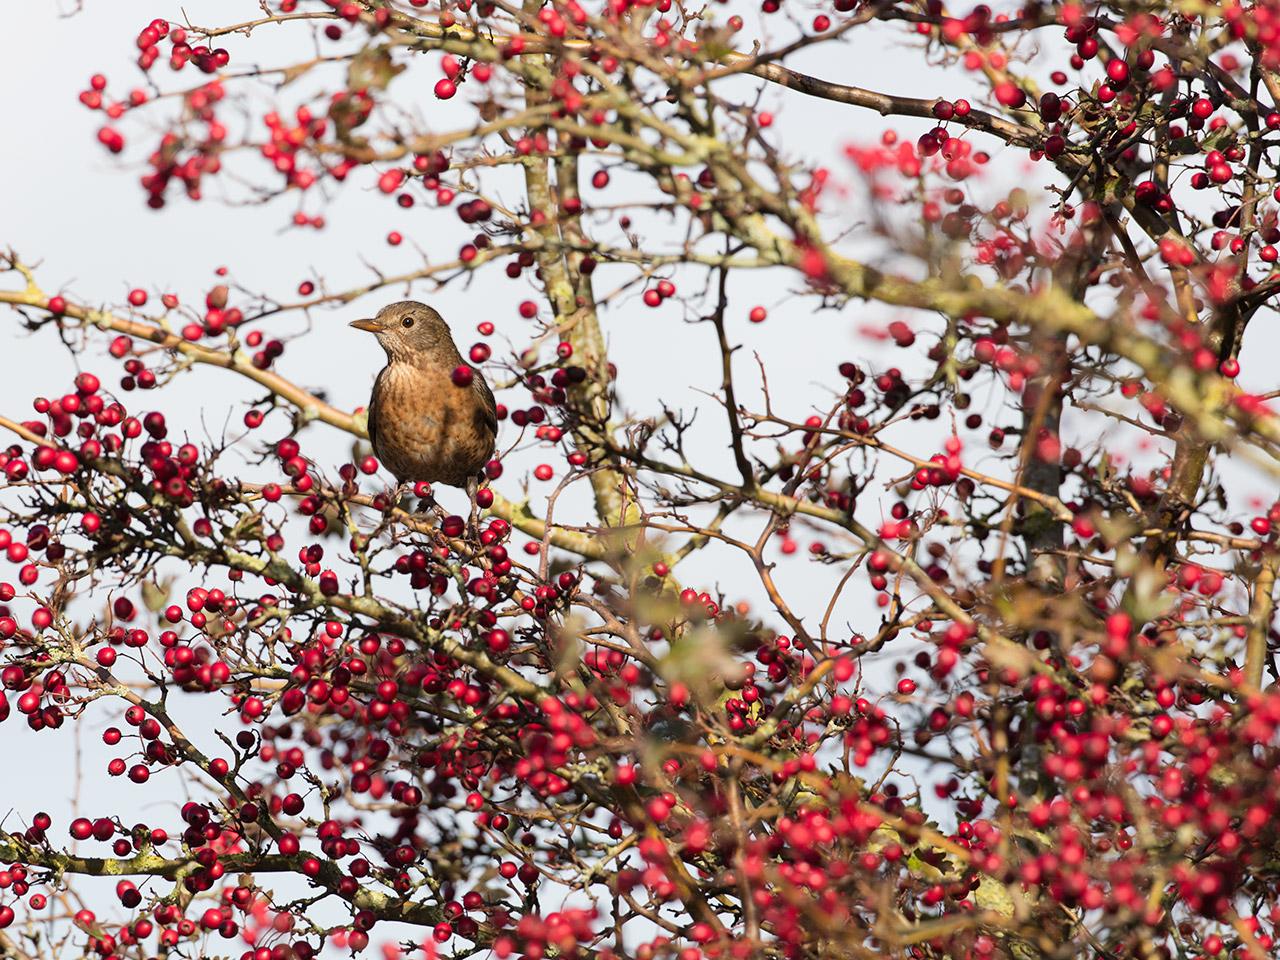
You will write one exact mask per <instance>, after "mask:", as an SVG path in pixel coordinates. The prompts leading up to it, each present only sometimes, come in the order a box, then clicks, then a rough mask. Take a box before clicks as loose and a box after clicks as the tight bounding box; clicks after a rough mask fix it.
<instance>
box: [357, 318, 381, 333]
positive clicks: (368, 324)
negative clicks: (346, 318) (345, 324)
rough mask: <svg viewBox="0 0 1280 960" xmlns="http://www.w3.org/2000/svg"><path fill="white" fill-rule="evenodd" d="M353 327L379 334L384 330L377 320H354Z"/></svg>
mask: <svg viewBox="0 0 1280 960" xmlns="http://www.w3.org/2000/svg"><path fill="white" fill-rule="evenodd" d="M351 326H353V327H355V328H356V329H357V330H367V331H369V332H370V333H378V332H379V331H380V330H382V324H380V323H379V322H378V321H377V320H367V319H366V320H352V321H351Z"/></svg>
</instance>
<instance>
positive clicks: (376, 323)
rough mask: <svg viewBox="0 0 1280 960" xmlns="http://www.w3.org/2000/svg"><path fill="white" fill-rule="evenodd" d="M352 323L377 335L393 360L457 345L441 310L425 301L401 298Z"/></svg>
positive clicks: (406, 358) (359, 328)
mask: <svg viewBox="0 0 1280 960" xmlns="http://www.w3.org/2000/svg"><path fill="white" fill-rule="evenodd" d="M351 326H353V327H355V328H356V329H357V330H367V331H368V332H369V333H372V334H373V335H374V336H376V337H377V338H378V343H380V344H381V345H382V349H383V350H385V351H387V356H388V357H390V358H391V359H392V360H408V359H411V358H412V357H414V356H416V355H420V354H423V353H427V354H430V353H432V352H434V351H437V350H439V349H440V348H441V347H447V348H451V349H456V348H455V347H454V344H453V336H452V335H451V334H450V333H449V327H448V325H447V324H446V323H445V322H444V319H443V318H442V317H441V316H440V314H438V313H436V311H435V310H433V309H432V308H431V307H428V306H427V305H426V304H425V303H418V301H416V300H401V301H400V302H399V303H389V304H387V305H386V306H385V307H383V308H382V309H381V310H379V311H378V315H377V316H376V317H373V318H372V319H369V320H353V321H352V322H351Z"/></svg>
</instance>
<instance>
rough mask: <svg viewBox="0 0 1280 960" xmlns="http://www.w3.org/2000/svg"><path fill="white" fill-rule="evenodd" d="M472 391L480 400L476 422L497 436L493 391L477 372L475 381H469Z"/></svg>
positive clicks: (496, 409) (496, 416) (496, 406)
mask: <svg viewBox="0 0 1280 960" xmlns="http://www.w3.org/2000/svg"><path fill="white" fill-rule="evenodd" d="M471 386H472V389H474V390H475V392H476V396H478V397H479V398H480V406H479V407H478V408H477V409H476V420H477V421H478V422H479V423H481V424H483V425H484V426H485V427H486V428H487V429H488V431H489V432H490V433H491V434H493V435H494V436H495V437H496V436H497V435H498V405H497V402H496V401H495V400H494V399H493V391H492V390H490V389H489V384H487V383H485V382H484V375H483V374H482V373H481V372H480V371H479V370H477V371H476V375H475V379H474V380H472V381H471Z"/></svg>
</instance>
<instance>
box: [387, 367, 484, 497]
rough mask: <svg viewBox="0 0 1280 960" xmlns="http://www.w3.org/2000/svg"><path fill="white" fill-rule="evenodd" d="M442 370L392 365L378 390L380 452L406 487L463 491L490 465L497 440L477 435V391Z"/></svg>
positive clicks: (443, 368) (438, 368)
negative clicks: (417, 483)
mask: <svg viewBox="0 0 1280 960" xmlns="http://www.w3.org/2000/svg"><path fill="white" fill-rule="evenodd" d="M452 371H453V368H452V367H451V366H445V365H443V364H438V363H432V362H425V363H421V364H412V363H395V362H393V363H391V364H389V365H388V366H387V367H386V368H385V369H384V370H383V371H382V373H381V374H380V375H379V376H378V380H377V383H376V384H375V385H374V407H375V413H376V423H375V424H374V427H375V436H376V442H375V445H374V447H375V449H374V452H375V453H376V454H377V455H378V458H379V459H380V460H381V461H382V462H383V464H385V465H386V467H387V469H389V470H390V471H391V472H392V473H394V474H395V475H396V477H397V478H399V479H400V480H402V481H418V480H425V481H427V482H431V483H436V482H439V483H446V484H450V485H453V486H463V485H465V484H466V482H467V480H468V479H470V478H471V477H472V476H474V475H475V474H476V472H477V471H479V470H480V469H481V468H482V467H483V466H484V464H485V462H486V461H487V460H488V458H489V456H490V455H491V453H492V450H493V439H494V438H493V435H492V433H490V432H488V431H487V430H482V429H478V424H477V416H476V412H477V400H476V399H475V393H474V391H472V390H470V389H467V388H462V387H458V386H456V385H455V384H454V383H453V381H452V379H451V374H452Z"/></svg>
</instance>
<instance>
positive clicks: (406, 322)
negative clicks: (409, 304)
mask: <svg viewBox="0 0 1280 960" xmlns="http://www.w3.org/2000/svg"><path fill="white" fill-rule="evenodd" d="M400 322H401V323H402V324H404V327H405V329H406V330H407V329H408V328H409V327H412V326H413V317H405V318H404V319H403V320H401V321H400Z"/></svg>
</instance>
